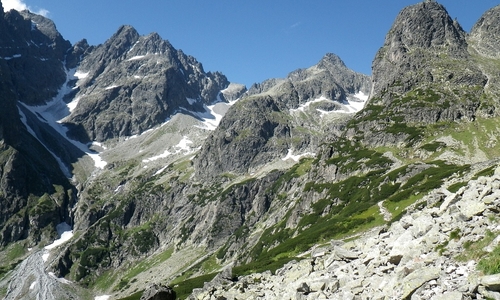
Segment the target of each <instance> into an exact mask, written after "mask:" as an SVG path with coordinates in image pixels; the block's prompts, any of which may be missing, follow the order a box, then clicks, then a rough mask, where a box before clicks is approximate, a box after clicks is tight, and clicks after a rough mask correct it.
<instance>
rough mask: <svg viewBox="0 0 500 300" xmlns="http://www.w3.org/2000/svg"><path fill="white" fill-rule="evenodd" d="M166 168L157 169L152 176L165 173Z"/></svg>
mask: <svg viewBox="0 0 500 300" xmlns="http://www.w3.org/2000/svg"><path fill="white" fill-rule="evenodd" d="M166 168H167V166H165V167H163V168H161V169H159V170H158V171H156V172H155V173H154V174H153V176H156V175H160V174H161V173H163V171H165V169H166Z"/></svg>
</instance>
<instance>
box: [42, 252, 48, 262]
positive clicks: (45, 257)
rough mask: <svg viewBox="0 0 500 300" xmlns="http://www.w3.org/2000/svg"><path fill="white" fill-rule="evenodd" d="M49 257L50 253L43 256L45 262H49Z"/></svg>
mask: <svg viewBox="0 0 500 300" xmlns="http://www.w3.org/2000/svg"><path fill="white" fill-rule="evenodd" d="M49 256H50V253H48V252H46V253H44V254H42V259H43V261H47V259H49Z"/></svg>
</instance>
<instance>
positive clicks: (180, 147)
mask: <svg viewBox="0 0 500 300" xmlns="http://www.w3.org/2000/svg"><path fill="white" fill-rule="evenodd" d="M192 143H193V142H192V141H190V140H189V139H188V138H187V137H186V136H183V137H182V139H181V140H180V141H179V143H178V144H177V145H175V146H173V148H174V149H175V152H170V151H169V150H168V149H167V150H165V152H163V153H162V154H160V155H157V156H153V157H150V158H147V159H143V160H142V162H144V163H148V162H152V161H155V160H158V159H161V158H166V157H168V156H170V155H173V154H179V153H182V152H184V153H185V154H189V153H192V152H194V151H196V149H194V150H193V149H192V148H191V147H190V146H189V145H190V144H192ZM161 172H163V170H161ZM161 172H159V173H161ZM157 173H158V172H157ZM159 173H158V174H159ZM155 175H157V174H155Z"/></svg>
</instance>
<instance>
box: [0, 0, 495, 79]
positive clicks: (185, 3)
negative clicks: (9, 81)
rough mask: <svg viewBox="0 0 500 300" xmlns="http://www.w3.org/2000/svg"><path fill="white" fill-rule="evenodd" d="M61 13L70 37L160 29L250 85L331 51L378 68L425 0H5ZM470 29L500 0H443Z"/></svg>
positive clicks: (355, 65) (366, 69) (352, 63)
mask: <svg viewBox="0 0 500 300" xmlns="http://www.w3.org/2000/svg"><path fill="white" fill-rule="evenodd" d="M1 1H2V3H3V6H4V7H6V8H7V7H13V6H15V5H17V7H22V5H24V6H25V7H28V8H29V9H30V10H31V11H34V12H39V13H44V14H46V15H47V16H48V17H49V18H51V19H52V20H54V22H55V23H56V26H57V28H58V30H59V31H60V32H61V33H62V35H63V36H64V38H66V39H68V40H70V41H71V42H72V43H75V42H77V41H79V40H81V39H83V38H86V39H87V40H88V41H89V43H90V44H91V45H98V44H100V43H103V42H104V41H106V39H108V38H109V37H111V35H112V34H113V33H114V32H116V30H117V29H118V28H119V26H120V25H124V24H127V25H132V26H134V27H135V28H136V29H137V31H138V32H139V33H140V34H141V35H145V34H148V33H151V32H158V33H159V34H160V35H161V36H162V37H163V38H164V39H166V40H169V41H170V43H171V44H172V45H173V46H174V47H175V48H177V49H182V50H183V51H184V53H186V54H189V55H192V56H194V57H195V58H196V59H197V60H198V61H199V62H201V63H202V64H203V66H204V69H205V71H221V72H222V73H223V74H225V75H226V76H227V77H228V79H229V80H230V81H231V82H238V83H243V84H245V85H247V86H250V85H251V84H252V83H254V82H261V81H263V80H265V79H268V78H274V77H285V76H286V75H287V74H288V73H289V72H291V71H293V70H295V69H298V68H307V67H310V66H312V65H314V64H316V63H317V62H318V61H319V60H320V59H321V58H322V57H323V55H325V54H326V53H328V52H332V53H335V54H337V55H339V56H340V57H341V58H342V60H344V62H345V63H346V65H347V66H348V67H349V68H351V69H353V70H355V71H358V72H362V73H365V74H370V73H371V63H372V60H373V57H374V56H375V53H376V51H377V50H378V49H379V48H380V47H381V46H382V44H383V42H384V38H385V35H386V33H387V32H388V30H389V29H390V27H391V25H392V23H393V22H394V20H395V18H396V16H397V14H398V12H399V11H400V10H401V9H402V8H404V7H405V6H408V5H412V4H415V3H418V2H420V1H421V0H379V1H376V0H350V1H348V0H343V1H339V0H247V1H244V0H243V1H241V0H210V1H207V0H141V1H132V0H120V1H117V0H85V1H83V0H80V1H76V0H73V1H68V0H1ZM438 2H439V3H441V4H443V5H444V6H445V7H446V8H447V10H448V12H449V13H450V15H451V16H452V18H457V19H458V21H459V23H460V24H461V25H462V27H464V29H465V30H466V31H470V29H471V27H472V25H473V24H474V23H475V22H476V21H477V20H478V19H479V18H480V17H481V15H482V14H483V13H484V12H485V11H486V10H488V9H490V8H492V7H494V6H496V5H498V4H500V1H498V0H495V1H494V0H476V1H471V0H440V1H438Z"/></svg>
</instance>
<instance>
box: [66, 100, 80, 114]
mask: <svg viewBox="0 0 500 300" xmlns="http://www.w3.org/2000/svg"><path fill="white" fill-rule="evenodd" d="M78 102H80V97H75V98H74V99H73V100H72V101H71V102H70V103H68V104H67V105H66V106H67V107H68V109H69V112H70V113H72V112H73V111H74V110H75V108H76V106H77V105H78Z"/></svg>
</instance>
